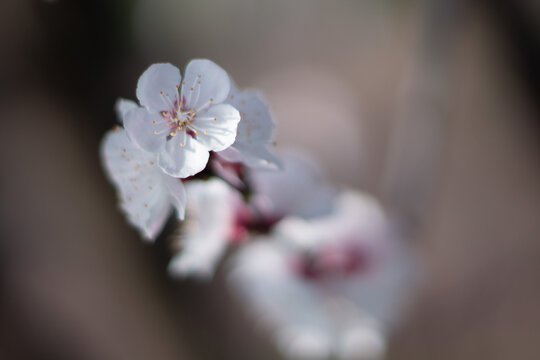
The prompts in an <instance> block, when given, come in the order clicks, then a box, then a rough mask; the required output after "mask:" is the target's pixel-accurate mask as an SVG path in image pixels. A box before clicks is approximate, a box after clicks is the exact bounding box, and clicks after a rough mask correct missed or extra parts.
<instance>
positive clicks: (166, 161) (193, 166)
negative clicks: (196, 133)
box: [158, 131, 210, 178]
mask: <svg viewBox="0 0 540 360" xmlns="http://www.w3.org/2000/svg"><path fill="white" fill-rule="evenodd" d="M181 144H183V146H181ZM209 156H210V154H209V153H208V149H207V148H206V147H205V146H203V145H201V144H200V143H199V142H198V141H197V140H194V139H193V138H192V137H191V136H189V135H186V133H185V131H179V132H177V133H176V136H174V137H173V138H172V139H170V140H168V141H167V144H166V145H165V147H164V148H163V150H161V152H160V153H159V155H158V165H159V167H161V169H163V171H164V172H165V173H167V174H169V175H171V176H174V177H179V178H185V177H188V176H192V175H195V174H197V173H198V172H200V171H202V170H203V169H204V168H205V166H206V164H207V163H208V157H209Z"/></svg>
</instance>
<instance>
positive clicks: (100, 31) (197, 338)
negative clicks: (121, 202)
mask: <svg viewBox="0 0 540 360" xmlns="http://www.w3.org/2000/svg"><path fill="white" fill-rule="evenodd" d="M0 49H1V54H2V56H0V119H1V120H0V121H1V126H2V128H1V130H0V159H1V164H2V177H1V182H0V191H1V195H0V196H1V201H0V206H1V208H0V216H1V218H0V221H1V223H0V224H1V233H0V236H1V240H0V358H1V359H235V360H236V359H279V355H278V354H277V352H276V350H275V348H274V347H273V346H272V344H271V342H270V340H269V339H268V338H267V337H265V336H264V335H263V334H261V333H259V332H257V331H253V324H252V322H251V321H250V319H249V318H248V317H247V315H246V314H244V312H243V311H242V304H239V303H238V302H237V301H236V300H235V298H234V297H233V296H231V294H230V293H229V292H228V291H227V288H226V286H225V281H224V278H225V276H224V269H223V268H220V270H219V271H218V274H217V275H216V279H215V281H213V282H212V283H210V284H204V283H197V282H194V281H173V280H170V279H169V278H168V277H167V276H166V272H165V267H166V264H167V260H168V257H169V256H170V255H169V253H168V245H167V242H166V240H165V239H159V240H158V241H157V243H156V244H155V245H148V244H143V243H142V242H141V241H140V239H139V236H138V234H137V233H136V231H135V230H134V229H132V228H131V227H129V226H128V225H127V223H126V221H125V220H124V218H123V215H122V214H121V213H120V212H119V211H118V210H117V207H116V195H115V192H114V190H113V188H112V186H111V185H110V184H109V183H108V182H107V180H106V178H105V176H104V174H103V171H102V168H101V164H100V161H99V157H98V147H99V143H100V140H101V137H102V136H103V134H104V133H105V131H107V130H108V129H109V128H111V127H112V126H113V125H114V124H115V122H116V121H117V120H116V118H115V114H114V111H113V104H114V102H115V100H116V99H117V98H118V97H126V98H131V99H134V98H135V87H136V83H137V79H138V77H139V76H140V74H141V73H142V72H143V71H144V70H145V69H146V68H147V67H148V66H149V65H150V64H152V63H155V62H171V63H173V64H175V65H177V66H178V67H180V68H183V67H184V66H185V64H186V63H187V61H189V59H191V58H198V57H204V58H209V59H212V60H213V61H215V62H217V63H218V64H220V65H221V66H223V68H225V69H226V70H227V71H228V72H229V74H231V76H232V77H233V78H234V80H235V81H236V82H237V83H238V85H239V86H241V87H246V86H249V87H258V88H261V89H262V90H263V91H264V92H265V94H266V97H267V98H268V101H269V103H270V105H271V108H272V110H273V112H274V114H275V116H276V119H277V122H278V126H277V137H276V139H277V143H278V146H284V147H285V146H287V147H290V146H295V147H302V148H304V149H305V150H306V151H307V152H309V153H311V154H313V155H314V157H316V158H317V159H319V160H320V161H321V163H322V165H323V167H324V168H325V169H326V170H327V173H328V177H329V178H330V179H331V180H332V181H335V182H337V183H338V184H341V185H343V186H354V187H357V188H360V189H363V190H366V191H369V192H372V193H374V194H375V195H377V196H378V197H379V198H380V199H382V200H383V201H384V204H385V205H386V206H387V209H388V211H389V213H390V214H391V215H392V217H393V219H395V221H397V222H399V224H401V229H402V231H403V233H404V234H405V236H406V238H407V240H408V241H410V242H411V243H413V244H414V246H415V247H416V248H417V249H418V251H419V252H420V254H421V258H422V260H423V264H422V266H423V268H424V271H425V276H424V277H425V279H424V281H423V283H422V286H421V288H420V289H419V293H418V296H417V301H416V303H415V305H414V306H413V309H412V310H411V312H410V313H409V314H408V316H407V317H406V319H405V321H404V322H403V323H402V325H401V326H400V327H399V328H398V329H397V330H396V332H395V333H394V334H393V337H392V338H391V340H390V347H389V353H388V356H387V358H388V359H415V360H418V359H430V360H431V359H434V358H436V359H486V358H489V359H534V358H539V357H540V308H539V307H538V303H539V302H540V186H539V184H540V162H539V161H538V155H539V154H540V143H539V140H540V127H539V125H540V4H539V3H538V2H537V1H534V0H508V1H504V0H492V1H485V0H484V1H482V0H469V1H467V0H434V1H420V0H418V1H413V0H380V1H367V0H358V1H323V0H295V1H290V0H272V1H250V0H231V1H209V0H197V1H180V0H179V1H175V0H154V1H129V0H117V1H105V0H95V1H68V0H56V1H52V0H50V1H37V0H36V1H29V0H24V1H21V0H3V1H2V2H1V3H0Z"/></svg>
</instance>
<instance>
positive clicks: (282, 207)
mask: <svg viewBox="0 0 540 360" xmlns="http://www.w3.org/2000/svg"><path fill="white" fill-rule="evenodd" d="M281 159H283V170H282V171H276V172H271V171H254V172H253V173H252V176H253V183H254V187H255V189H256V194H255V196H254V198H253V201H255V202H256V203H257V204H258V206H259V207H261V209H263V210H264V211H266V212H270V215H273V216H288V215H296V216H300V217H303V218H309V217H315V216H320V215H323V214H328V213H330V211H331V210H332V207H333V199H334V195H335V190H334V188H333V187H331V186H330V185H329V184H328V182H327V181H326V180H325V178H324V176H323V174H322V172H321V171H320V169H319V168H318V167H317V165H316V164H315V163H314V162H313V161H311V160H310V159H309V158H308V157H307V156H305V155H300V154H295V153H287V154H282V156H281Z"/></svg>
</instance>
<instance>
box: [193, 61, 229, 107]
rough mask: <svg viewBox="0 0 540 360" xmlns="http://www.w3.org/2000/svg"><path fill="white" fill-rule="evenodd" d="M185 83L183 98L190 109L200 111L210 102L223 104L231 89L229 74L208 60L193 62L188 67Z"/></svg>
mask: <svg viewBox="0 0 540 360" xmlns="http://www.w3.org/2000/svg"><path fill="white" fill-rule="evenodd" d="M184 82H185V85H184V92H183V96H184V97H185V99H186V104H187V106H188V108H190V109H200V108H201V107H202V106H204V105H205V104H208V103H209V102H210V103H214V104H219V103H221V102H223V101H224V100H225V99H226V98H227V95H228V94H229V90H230V88H231V81H230V79H229V75H227V72H226V71H225V70H223V69H222V68H221V67H220V66H219V65H217V64H216V63H214V62H212V61H210V60H207V59H195V60H191V61H190V62H189V64H187V66H186V72H185V73H184ZM191 89H193V90H191Z"/></svg>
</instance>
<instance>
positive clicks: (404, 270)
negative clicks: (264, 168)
mask: <svg viewBox="0 0 540 360" xmlns="http://www.w3.org/2000/svg"><path fill="white" fill-rule="evenodd" d="M289 220H293V221H292V222H291V221H289ZM283 221H284V222H285V223H286V225H284V224H278V225H277V227H278V228H279V229H276V231H275V232H274V233H272V234H271V236H270V237H268V238H260V239H259V240H258V241H254V242H252V243H251V244H248V245H246V246H245V247H244V248H243V249H241V250H240V251H239V253H237V254H236V256H235V258H234V259H233V263H232V266H231V272H230V277H229V280H230V284H231V286H232V288H233V289H234V290H236V291H237V292H238V293H239V295H240V297H241V299H244V300H245V301H246V303H247V305H248V309H249V310H250V311H251V312H252V313H253V315H254V316H255V317H256V319H258V320H259V322H260V324H261V325H262V326H263V327H264V328H266V329H268V330H270V331H271V332H272V334H273V336H274V339H275V342H276V344H277V345H278V347H279V349H280V350H281V351H282V352H283V353H284V354H285V355H286V356H288V357H289V358H292V359H327V358H330V357H333V358H338V359H379V358H381V356H382V355H383V354H384V352H385V349H386V337H387V333H388V331H389V329H390V328H391V326H393V325H395V323H396V321H397V320H398V318H399V315H400V312H401V310H402V305H403V303H404V300H405V299H406V298H407V295H408V293H409V290H410V288H411V284H412V276H411V275H412V267H411V258H410V254H409V252H408V251H407V250H408V249H406V248H405V247H404V246H403V245H402V244H400V243H398V242H397V241H393V240H391V239H390V238H389V237H388V236H387V233H386V225H385V224H386V223H385V222H384V221H385V220H384V216H383V215H382V211H381V210H380V207H379V205H378V204H377V203H376V202H375V201H374V200H373V199H371V198H369V197H366V196H364V195H362V194H359V193H357V192H351V191H346V192H343V193H341V194H340V195H339V196H338V197H337V199H336V205H335V211H334V212H333V213H332V215H326V216H323V217H321V218H320V219H318V220H317V218H312V219H310V220H301V219H298V218H296V219H284V220H283ZM381 221H382V222H381ZM287 222H288V223H287ZM302 222H303V223H302ZM381 225H382V226H381ZM310 227H312V229H310ZM289 231H290V232H289Z"/></svg>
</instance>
